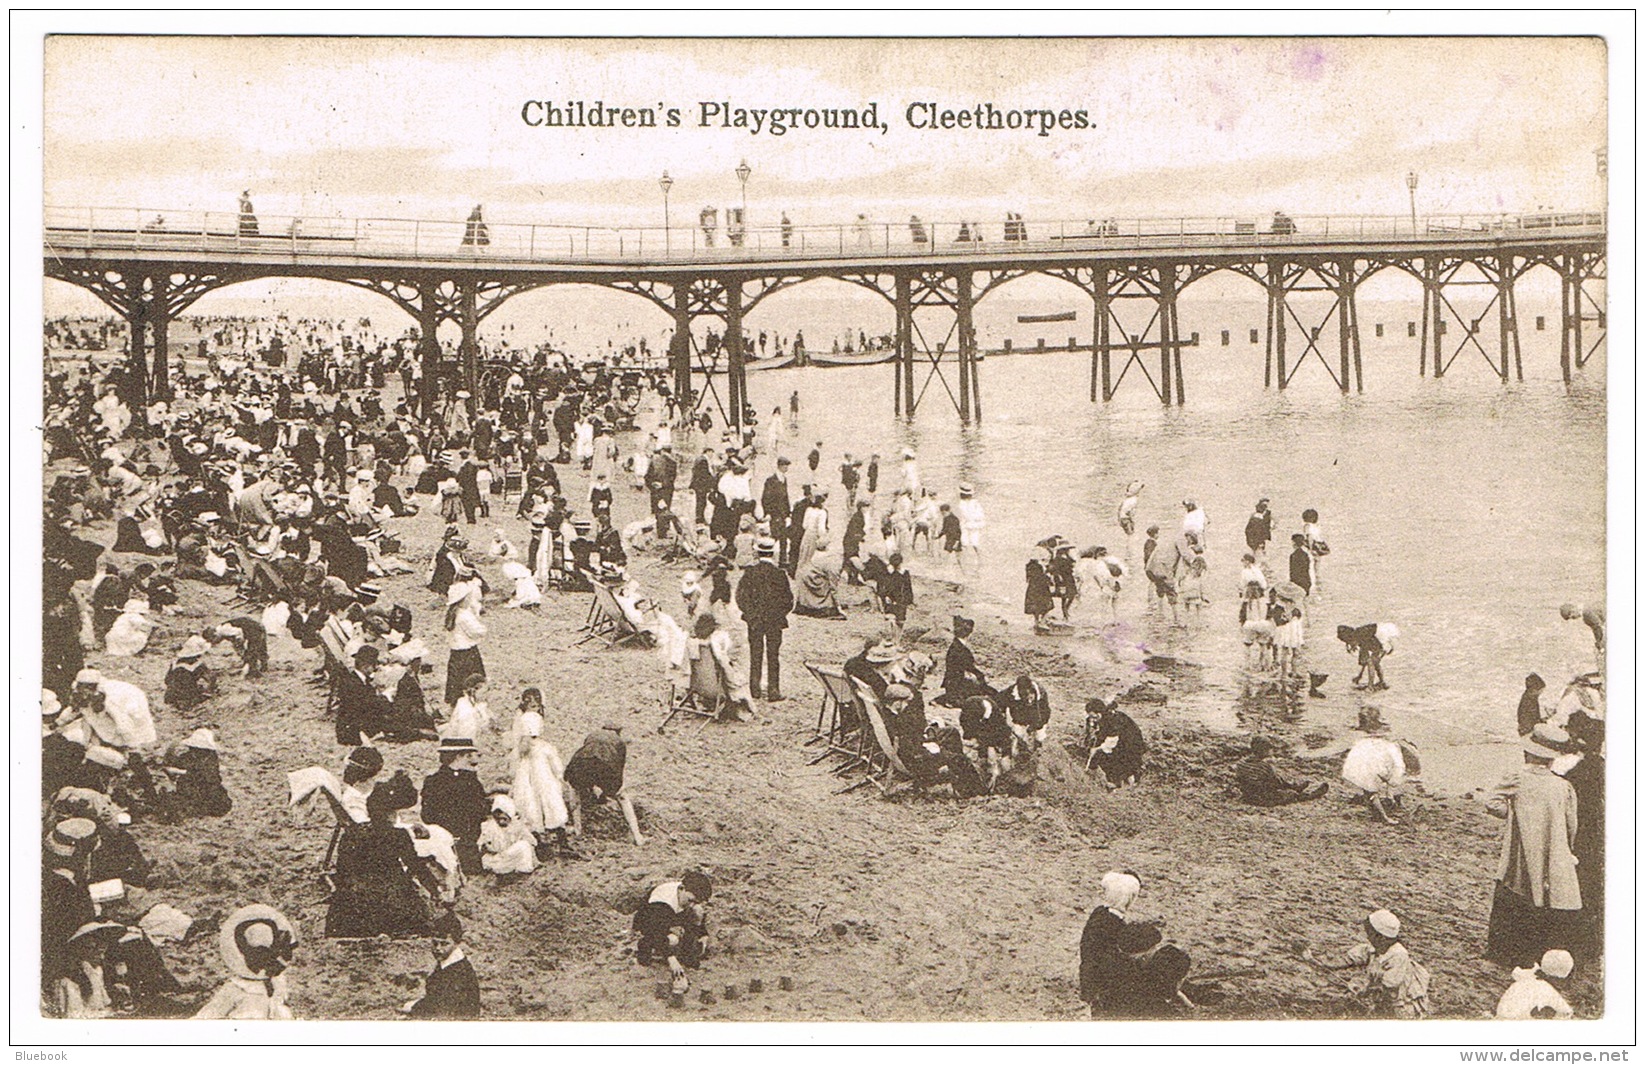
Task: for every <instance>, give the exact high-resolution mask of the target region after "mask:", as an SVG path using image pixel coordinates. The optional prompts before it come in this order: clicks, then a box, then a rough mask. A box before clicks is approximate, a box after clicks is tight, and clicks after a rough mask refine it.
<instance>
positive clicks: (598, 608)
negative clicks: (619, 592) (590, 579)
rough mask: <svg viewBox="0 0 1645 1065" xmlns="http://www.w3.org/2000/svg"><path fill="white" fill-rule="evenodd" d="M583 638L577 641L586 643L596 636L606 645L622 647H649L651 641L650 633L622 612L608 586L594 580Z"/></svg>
mask: <svg viewBox="0 0 1645 1065" xmlns="http://www.w3.org/2000/svg"><path fill="white" fill-rule="evenodd" d="M583 627H584V629H585V630H587V631H585V632H584V634H583V638H582V639H580V640H578V641H577V643H579V644H583V643H587V642H588V641H589V640H592V639H594V638H596V637H598V638H599V639H602V640H604V641H605V645H606V646H607V647H622V646H626V645H629V644H634V645H637V646H640V647H649V646H651V643H652V638H651V634H650V633H649V632H646V631H644V630H643V629H639V628H636V627H635V626H634V623H633V622H632V621H630V620H629V619H628V615H627V614H624V613H623V608H622V606H621V605H620V604H618V602H617V597H616V596H615V595H614V594H612V591H611V589H610V588H607V587H606V586H605V585H603V584H601V583H599V582H598V581H596V582H594V600H593V602H592V603H590V604H589V610H588V620H587V621H586V622H584V624H583Z"/></svg>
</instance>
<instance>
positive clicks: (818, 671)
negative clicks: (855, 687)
mask: <svg viewBox="0 0 1645 1065" xmlns="http://www.w3.org/2000/svg"><path fill="white" fill-rule="evenodd" d="M803 664H804V666H805V668H806V672H808V673H810V674H811V675H812V676H813V677H815V678H816V679H817V684H818V686H819V687H821V688H822V702H820V703H819V704H818V705H817V725H816V728H815V729H814V730H813V732H812V736H811V738H810V739H808V740H806V741H805V746H807V747H810V746H813V745H814V744H818V743H827V742H828V741H829V740H831V739H832V738H833V737H834V733H835V730H836V729H838V728H839V723H840V701H839V698H838V697H837V696H836V695H835V694H834V690H833V688H831V687H830V686H829V683H828V679H827V677H826V676H825V675H824V674H828V673H838V672H839V671H838V670H835V669H833V668H832V667H830V666H824V665H818V664H817V663H816V662H806V663H803ZM842 676H843V674H842Z"/></svg>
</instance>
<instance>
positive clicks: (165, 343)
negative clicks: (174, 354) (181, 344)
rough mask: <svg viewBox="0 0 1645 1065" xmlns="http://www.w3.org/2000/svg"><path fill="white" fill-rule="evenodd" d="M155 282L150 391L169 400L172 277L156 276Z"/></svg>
mask: <svg viewBox="0 0 1645 1065" xmlns="http://www.w3.org/2000/svg"><path fill="white" fill-rule="evenodd" d="M153 284H154V288H153V291H152V292H151V293H150V295H149V312H148V318H149V325H150V326H152V327H153V329H154V361H153V365H152V366H151V368H150V370H149V381H150V382H151V384H150V388H149V393H150V394H151V395H153V396H155V397H157V398H160V399H167V400H169V399H170V398H171V374H170V368H169V363H170V355H171V344H170V338H169V337H168V335H167V334H168V327H169V326H170V325H171V312H170V309H169V307H168V301H169V300H170V298H171V291H170V290H171V279H170V278H169V277H165V276H160V277H156V278H154V282H153Z"/></svg>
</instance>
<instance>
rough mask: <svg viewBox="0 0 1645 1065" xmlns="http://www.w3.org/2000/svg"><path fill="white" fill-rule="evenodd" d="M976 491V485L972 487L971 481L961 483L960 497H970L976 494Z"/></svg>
mask: <svg viewBox="0 0 1645 1065" xmlns="http://www.w3.org/2000/svg"><path fill="white" fill-rule="evenodd" d="M975 493H976V489H975V488H974V487H972V485H971V483H970V482H969V481H967V482H966V483H964V484H962V485H960V498H961V499H970V498H971V496H972V495H974V494H975Z"/></svg>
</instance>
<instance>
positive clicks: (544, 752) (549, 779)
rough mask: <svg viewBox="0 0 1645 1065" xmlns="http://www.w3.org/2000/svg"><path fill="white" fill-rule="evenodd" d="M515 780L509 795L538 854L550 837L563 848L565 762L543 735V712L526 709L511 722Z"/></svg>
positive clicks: (566, 812) (566, 815) (565, 820)
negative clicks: (512, 727)
mask: <svg viewBox="0 0 1645 1065" xmlns="http://www.w3.org/2000/svg"><path fill="white" fill-rule="evenodd" d="M514 727H515V732H516V736H517V740H516V743H515V748H514V783H513V785H512V787H511V788H510V796H511V797H512V798H513V800H514V805H515V807H516V808H518V809H519V811H520V820H521V821H523V822H525V826H526V828H528V829H530V830H531V834H532V835H534V836H535V837H537V847H538V851H539V854H540V853H541V852H542V851H543V850H544V849H545V848H546V846H547V845H548V844H549V843H550V842H551V841H552V842H554V843H557V844H558V845H559V847H560V848H561V849H562V850H563V849H565V847H566V846H567V844H566V836H565V826H566V822H567V821H568V820H570V818H571V814H570V811H569V810H567V808H566V803H565V763H564V762H563V761H561V759H560V752H559V751H557V750H555V749H554V745H553V744H552V743H549V742H548V741H547V740H545V739H543V716H542V715H541V714H539V713H538V712H537V711H535V710H527V711H525V712H524V713H522V714H521V715H520V716H519V719H518V720H516V721H515V723H514Z"/></svg>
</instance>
